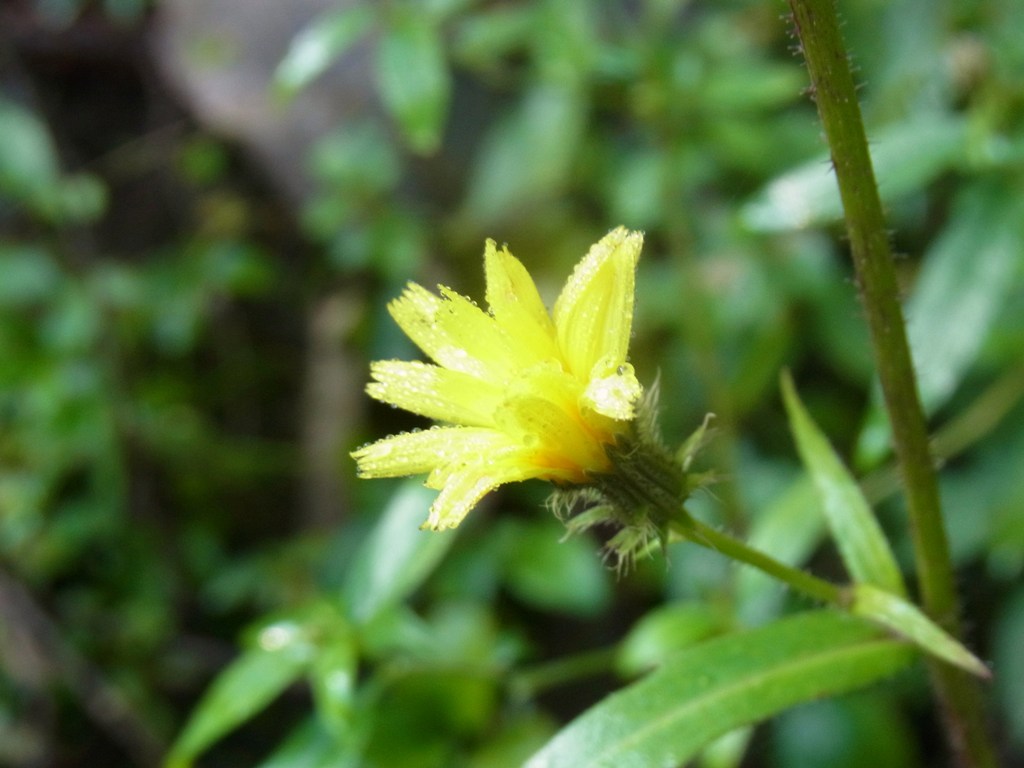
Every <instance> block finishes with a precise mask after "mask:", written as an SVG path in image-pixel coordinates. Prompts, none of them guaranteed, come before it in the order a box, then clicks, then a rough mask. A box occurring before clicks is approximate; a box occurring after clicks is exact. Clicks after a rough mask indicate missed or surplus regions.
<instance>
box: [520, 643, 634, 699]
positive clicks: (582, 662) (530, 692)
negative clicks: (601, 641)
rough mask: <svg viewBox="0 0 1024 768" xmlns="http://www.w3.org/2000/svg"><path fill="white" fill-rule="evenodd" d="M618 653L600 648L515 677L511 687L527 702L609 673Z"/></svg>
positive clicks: (537, 667) (612, 649) (611, 649)
mask: <svg viewBox="0 0 1024 768" xmlns="http://www.w3.org/2000/svg"><path fill="white" fill-rule="evenodd" d="M615 653H616V649H615V648H598V649H597V650H594V651H588V652H586V653H580V654H576V655H575V656H570V657H569V658H565V659H559V660H557V661H553V662H548V663H546V664H541V665H538V666H536V667H533V668H531V669H527V670H523V671H521V672H519V673H518V674H516V675H514V676H513V678H512V682H511V685H510V687H511V689H512V691H513V693H514V695H515V696H516V697H517V698H518V699H520V700H522V701H526V700H529V699H532V698H534V697H535V696H537V695H538V694H539V693H541V692H543V691H545V690H547V689H548V688H554V687H556V686H559V685H565V684H566V683H571V682H574V681H576V680H580V679H583V678H587V677H597V676H598V675H603V674H606V673H607V672H608V670H609V669H611V667H612V662H613V661H614V659H615Z"/></svg>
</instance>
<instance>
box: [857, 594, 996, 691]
mask: <svg viewBox="0 0 1024 768" xmlns="http://www.w3.org/2000/svg"><path fill="white" fill-rule="evenodd" d="M850 611H851V612H852V613H854V614H855V615H857V616H863V617H865V618H867V619H871V620H872V621H874V622H877V623H878V624H881V625H882V626H884V627H888V628H889V629H891V630H893V631H894V632H896V633H898V634H899V635H901V636H903V637H905V638H907V639H908V640H910V641H911V642H913V643H914V644H916V645H917V646H918V647H919V648H921V649H922V650H923V651H926V652H927V653H930V654H932V655H933V656H937V657H939V658H940V659H943V660H945V661H948V662H949V663H950V664H954V665H956V666H958V667H960V668H962V669H965V670H967V671H968V672H970V673H971V674H974V675H977V676H978V677H983V678H989V677H991V676H992V674H991V673H990V672H989V671H988V667H986V666H985V665H984V664H983V663H982V662H981V661H980V660H979V659H978V657H977V656H975V655H974V654H973V653H971V652H970V651H968V650H967V649H966V648H965V647H964V646H963V645H961V644H960V642H959V641H957V640H956V638H954V637H953V636H952V635H950V634H948V633H947V632H946V631H945V630H943V629H942V628H941V627H940V626H939V625H938V624H936V623H935V622H934V621H932V620H931V619H929V618H928V617H927V616H925V615H924V613H922V612H921V609H919V608H918V607H917V606H916V605H913V604H912V603H909V602H907V601H906V600H904V599H903V598H902V597H897V596H896V595H894V594H891V593H890V592H886V591H885V590H883V589H878V588H877V587H875V586H872V585H871V584H857V585H856V586H854V588H853V603H852V604H851V605H850Z"/></svg>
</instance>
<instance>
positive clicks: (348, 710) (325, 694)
mask: <svg viewBox="0 0 1024 768" xmlns="http://www.w3.org/2000/svg"><path fill="white" fill-rule="evenodd" d="M358 664H359V656H358V649H357V648H356V643H355V638H354V637H351V636H344V637H334V638H332V639H331V642H329V643H327V644H325V645H324V646H323V647H321V648H320V650H319V652H318V653H317V655H316V658H315V659H314V660H313V663H312V665H311V666H310V669H309V682H310V686H311V687H312V689H313V700H314V702H315V703H316V710H317V714H318V715H319V717H320V720H321V721H322V722H323V723H324V725H325V726H326V727H327V728H328V729H329V730H330V731H331V733H332V734H334V735H335V737H338V738H343V737H345V736H350V735H351V730H352V718H353V710H354V706H355V693H356V675H357V673H358V671H359V667H358Z"/></svg>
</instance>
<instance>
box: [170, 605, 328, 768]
mask: <svg viewBox="0 0 1024 768" xmlns="http://www.w3.org/2000/svg"><path fill="white" fill-rule="evenodd" d="M314 654H315V647H314V646H313V645H312V643H311V642H310V639H309V637H308V635H307V633H306V632H305V631H304V629H303V627H302V625H301V624H300V623H298V622H296V621H292V620H282V621H277V622H274V623H272V624H269V625H267V626H265V627H263V628H262V629H261V630H260V631H259V632H258V633H257V635H256V643H255V645H254V646H253V647H252V648H250V649H248V650H247V651H245V652H244V653H243V654H242V655H241V656H239V657H238V658H237V659H235V660H234V661H233V662H231V664H229V665H228V666H227V667H226V668H225V669H224V670H223V671H222V672H221V673H220V674H219V675H218V676H217V678H216V679H215V680H214V681H213V684H212V685H211V686H210V688H209V689H208V690H207V691H206V693H205V694H204V696H203V698H202V699H201V700H200V702H199V704H198V705H197V706H196V708H195V710H193V712H192V716H191V717H190V718H189V721H188V722H187V723H186V725H185V728H184V730H183V731H182V732H181V735H180V736H179V737H178V740H177V741H176V742H175V743H174V746H173V747H172V748H171V752H170V755H169V756H168V758H167V768H185V767H186V766H189V765H191V764H192V761H193V760H194V759H195V757H196V756H197V755H199V754H200V753H202V752H203V751H204V750H206V749H207V748H208V747H209V746H210V745H211V744H213V743H214V742H216V741H217V740H218V739H220V738H221V737H222V736H224V735H225V734H226V733H228V732H229V731H231V730H233V729H234V728H236V727H237V726H238V725H240V724H241V723H244V722H245V721H246V720H248V719H250V718H251V717H252V716H253V715H255V714H256V713H257V712H259V711H260V710H262V709H263V708H264V707H266V706H267V704H269V703H270V702H271V701H273V700H274V699H275V698H277V696H278V694H280V693H281V691H283V690H284V689H285V688H286V687H287V686H288V685H290V684H291V683H293V682H294V681H295V680H297V679H298V678H299V677H300V676H301V675H302V673H303V672H304V671H305V669H306V668H307V666H308V665H309V663H310V661H311V660H312V658H313V656H314Z"/></svg>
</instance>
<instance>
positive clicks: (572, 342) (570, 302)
mask: <svg viewBox="0 0 1024 768" xmlns="http://www.w3.org/2000/svg"><path fill="white" fill-rule="evenodd" d="M642 245H643V235H642V234H641V233H639V232H630V231H628V230H626V229H625V228H623V227H619V228H618V229H613V230H612V231H611V232H609V233H608V234H607V235H605V236H604V237H603V238H602V239H601V240H600V241H599V242H598V243H596V244H595V245H594V246H592V247H591V249H590V251H589V252H588V253H587V255H586V256H585V257H584V258H583V261H581V262H580V263H579V264H577V265H576V269H575V270H574V271H573V273H572V275H571V276H570V277H569V280H568V282H567V283H566V284H565V288H563V289H562V293H561V295H560V296H559V297H558V301H557V302H556V303H555V311H554V319H555V328H556V329H557V333H558V341H559V344H560V345H561V348H562V353H563V354H564V355H565V358H566V360H567V361H568V363H569V368H570V370H571V371H572V372H573V373H574V374H575V375H576V376H578V377H579V378H580V379H581V380H585V379H586V377H588V376H589V375H590V372H591V370H592V369H593V367H594V365H595V364H596V363H597V362H598V361H600V360H601V359H602V358H610V359H611V360H614V361H616V364H618V363H622V362H625V360H626V353H627V351H628V349H629V335H630V331H631V329H632V324H633V293H634V289H635V280H636V263H637V260H638V259H639V258H640V248H641V246H642Z"/></svg>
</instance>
